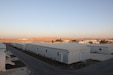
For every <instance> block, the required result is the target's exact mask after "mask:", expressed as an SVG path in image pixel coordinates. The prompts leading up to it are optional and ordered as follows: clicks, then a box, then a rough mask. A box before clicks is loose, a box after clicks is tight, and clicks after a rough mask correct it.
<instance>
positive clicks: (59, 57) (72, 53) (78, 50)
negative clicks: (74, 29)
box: [11, 43, 113, 64]
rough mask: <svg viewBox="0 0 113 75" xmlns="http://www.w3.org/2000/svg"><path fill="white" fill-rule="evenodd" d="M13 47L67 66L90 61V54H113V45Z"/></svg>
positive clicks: (27, 45)
mask: <svg viewBox="0 0 113 75" xmlns="http://www.w3.org/2000/svg"><path fill="white" fill-rule="evenodd" d="M11 45H12V46H14V47H16V48H19V49H22V50H26V51H29V52H32V53H35V54H37V55H40V56H42V57H47V58H50V59H52V60H56V61H58V62H61V63H66V64H72V63H75V62H78V61H84V60H87V59H90V53H100V54H112V53H113V44H104V45H100V44H97V45H96V44H92V45H91V44H79V43H11Z"/></svg>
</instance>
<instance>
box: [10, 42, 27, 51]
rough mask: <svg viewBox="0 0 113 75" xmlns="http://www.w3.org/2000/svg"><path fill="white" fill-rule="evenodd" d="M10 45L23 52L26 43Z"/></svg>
mask: <svg viewBox="0 0 113 75" xmlns="http://www.w3.org/2000/svg"><path fill="white" fill-rule="evenodd" d="M11 45H12V46H14V47H16V48H18V49H22V50H25V45H26V43H11Z"/></svg>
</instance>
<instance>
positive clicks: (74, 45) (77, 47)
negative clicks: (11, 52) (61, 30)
mask: <svg viewBox="0 0 113 75" xmlns="http://www.w3.org/2000/svg"><path fill="white" fill-rule="evenodd" d="M30 44H34V45H39V46H45V47H51V48H57V49H64V50H68V51H73V50H86V49H88V47H87V45H86V44H79V43H30Z"/></svg>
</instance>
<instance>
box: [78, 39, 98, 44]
mask: <svg viewBox="0 0 113 75" xmlns="http://www.w3.org/2000/svg"><path fill="white" fill-rule="evenodd" d="M79 43H82V44H88V43H90V44H99V43H100V42H99V41H98V40H82V41H79Z"/></svg>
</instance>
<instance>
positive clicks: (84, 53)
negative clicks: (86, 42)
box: [68, 48, 90, 64]
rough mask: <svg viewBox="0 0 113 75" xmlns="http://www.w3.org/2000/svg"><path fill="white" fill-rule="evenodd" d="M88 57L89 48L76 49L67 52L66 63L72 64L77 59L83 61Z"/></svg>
mask: <svg viewBox="0 0 113 75" xmlns="http://www.w3.org/2000/svg"><path fill="white" fill-rule="evenodd" d="M89 58H90V49H89V48H87V49H84V50H76V51H72V52H69V57H68V64H72V63H75V62H78V61H85V60H87V59H89Z"/></svg>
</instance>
